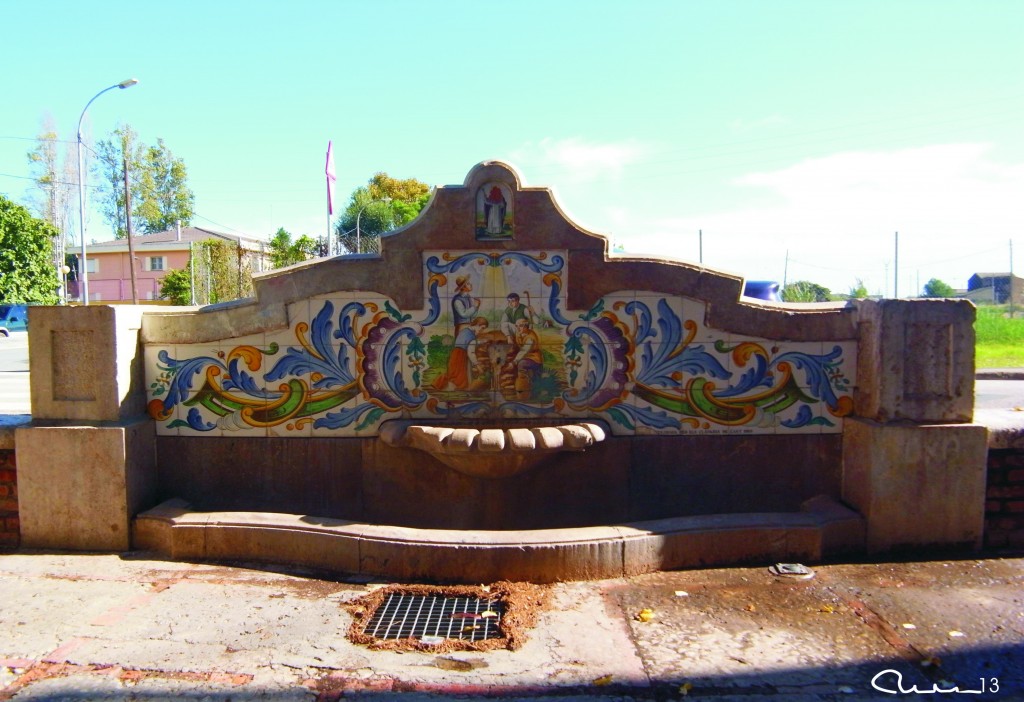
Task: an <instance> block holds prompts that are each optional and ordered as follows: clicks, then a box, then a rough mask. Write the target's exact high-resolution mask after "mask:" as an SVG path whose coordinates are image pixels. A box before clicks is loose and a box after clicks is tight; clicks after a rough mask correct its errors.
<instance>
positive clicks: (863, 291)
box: [850, 278, 868, 300]
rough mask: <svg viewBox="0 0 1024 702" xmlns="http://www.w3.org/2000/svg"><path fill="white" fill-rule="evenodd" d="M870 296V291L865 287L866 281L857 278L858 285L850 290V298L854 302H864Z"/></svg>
mask: <svg viewBox="0 0 1024 702" xmlns="http://www.w3.org/2000/svg"><path fill="white" fill-rule="evenodd" d="M867 296H868V289H867V288H866V287H864V281H863V280H861V279H860V278H857V284H856V285H854V286H853V287H852V288H850V298H851V299H853V300H863V299H864V298H866V297H867Z"/></svg>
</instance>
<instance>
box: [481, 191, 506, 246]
mask: <svg viewBox="0 0 1024 702" xmlns="http://www.w3.org/2000/svg"><path fill="white" fill-rule="evenodd" d="M484 215H485V217H484V219H485V220H486V222H487V233H488V234H490V235H491V236H499V235H500V234H501V230H502V228H503V227H504V226H505V196H504V195H502V194H501V188H499V187H498V186H497V185H495V186H493V187H491V190H490V192H488V193H487V195H486V196H484Z"/></svg>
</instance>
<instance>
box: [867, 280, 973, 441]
mask: <svg viewBox="0 0 1024 702" xmlns="http://www.w3.org/2000/svg"><path fill="white" fill-rule="evenodd" d="M856 305H857V308H858V310H859V313H860V340H859V345H858V346H859V348H858V354H857V358H858V364H857V388H856V393H855V396H854V403H855V405H856V407H857V414H858V415H859V416H861V417H867V418H870V419H873V420H876V421H879V422H888V421H893V420H901V419H907V420H911V421H914V422H920V423H934V422H970V421H971V420H972V415H973V410H974V326H973V325H974V317H975V310H974V305H972V304H971V303H970V302H968V301H967V300H960V301H953V300H881V301H873V300H861V301H858V302H857V303H856Z"/></svg>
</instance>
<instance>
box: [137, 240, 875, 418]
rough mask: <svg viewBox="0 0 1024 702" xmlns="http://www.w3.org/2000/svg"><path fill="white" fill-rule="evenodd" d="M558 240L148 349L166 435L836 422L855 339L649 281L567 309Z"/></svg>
mask: <svg viewBox="0 0 1024 702" xmlns="http://www.w3.org/2000/svg"><path fill="white" fill-rule="evenodd" d="M567 260H568V256H567V253H566V252H565V251H513V252H494V251H427V252H424V254H423V267H424V280H425V286H424V287H425V291H424V292H425V295H424V305H423V307H422V308H421V309H417V310H406V309H399V308H398V306H397V305H396V304H395V303H394V301H393V300H391V299H390V298H388V297H386V296H384V295H382V294H380V293H377V292H359V291H350V292H344V293H337V294H336V295H327V296H320V297H316V298H312V299H310V300H308V301H302V302H301V303H297V304H293V305H290V306H289V315H290V318H291V324H290V327H289V328H288V329H284V330H280V331H274V332H268V333H266V334H263V335H256V336H250V337H246V338H244V339H235V340H231V339H227V340H224V341H222V342H219V343H205V344H194V345H192V344H178V345H173V346H164V347H148V348H147V350H146V364H147V374H148V375H147V382H148V384H149V413H150V416H151V417H152V418H153V419H154V420H155V421H156V422H157V426H158V432H159V433H161V434H191V435H205V436H240V435H245V436H255V435H261V434H262V435H268V436H295V437H302V436H372V435H374V434H375V433H376V431H377V428H378V427H379V426H380V423H381V422H383V421H386V420H389V419H398V418H418V419H423V420H429V421H432V422H436V423H445V422H458V421H465V420H481V419H482V420H486V419H494V420H498V419H502V420H511V421H515V420H526V419H541V418H573V417H598V418H601V419H604V420H605V421H606V422H607V423H608V425H609V426H610V427H611V429H612V431H613V433H615V434H618V435H630V434H642V433H702V434H703V433H733V432H743V433H756V434H771V433H807V432H838V431H840V430H841V425H842V417H843V416H845V415H848V414H850V413H851V411H852V407H853V402H852V399H851V392H852V386H853V382H854V378H853V373H854V369H855V367H856V358H855V354H856V346H855V344H854V343H853V342H842V343H832V342H815V343H789V342H779V341H769V340H766V339H756V338H745V337H742V336H736V335H733V334H730V333H727V332H724V331H719V330H715V329H711V328H708V327H705V326H704V324H703V320H704V311H705V305H704V303H703V302H699V301H696V300H692V299H688V298H683V297H678V296H667V295H658V294H655V293H651V292H642V293H641V292H631V291H624V292H621V293H617V294H615V295H609V296H606V297H604V298H602V299H600V300H598V301H597V303H596V304H595V305H594V306H593V307H592V308H591V309H589V310H569V309H567V306H566V297H565V290H566V288H567V286H568V283H569V274H570V271H569V270H568V266H567Z"/></svg>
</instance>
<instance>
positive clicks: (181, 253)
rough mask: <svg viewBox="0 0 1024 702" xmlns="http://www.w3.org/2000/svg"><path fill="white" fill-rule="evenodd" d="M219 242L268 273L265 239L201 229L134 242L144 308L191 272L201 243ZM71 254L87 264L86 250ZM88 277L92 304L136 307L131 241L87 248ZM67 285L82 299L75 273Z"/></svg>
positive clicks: (71, 294)
mask: <svg viewBox="0 0 1024 702" xmlns="http://www.w3.org/2000/svg"><path fill="white" fill-rule="evenodd" d="M208 239H214V240H217V241H224V242H227V243H229V244H231V245H234V246H236V247H238V248H239V249H240V250H241V253H242V255H243V256H245V257H247V258H249V259H250V260H251V264H252V270H253V271H254V272H260V271H263V270H266V269H267V265H266V260H265V253H264V249H265V244H264V242H263V241H261V240H260V239H256V238H253V237H246V236H238V235H236V234H222V233H221V232H215V231H211V230H209V229H200V228H199V227H184V228H182V229H180V230H173V229H172V230H170V231H165V232H157V233H155V234H146V235H144V236H135V237H132V246H133V248H134V249H135V280H136V289H137V291H138V300H139V302H140V303H143V302H149V301H156V300H159V299H160V284H161V282H162V281H163V279H164V276H165V275H167V273H168V272H169V271H172V270H177V269H183V268H187V267H188V265H189V264H188V262H189V254H190V251H191V247H192V246H193V245H194V244H195V243H196V242H200V241H206V240H208ZM67 252H68V253H69V254H72V255H74V256H76V257H77V260H78V266H79V268H81V265H82V261H81V258H82V247H81V246H69V247H68V248H67ZM86 255H87V256H88V262H87V265H88V273H89V302H131V301H132V273H131V268H130V267H129V260H130V259H129V254H128V240H127V239H115V240H114V241H100V242H96V243H94V244H89V245H88V246H87V247H86ZM71 276H72V279H71V280H69V281H68V299H69V300H80V299H81V291H80V285H79V281H78V280H77V278H76V277H75V274H74V273H72V274H71Z"/></svg>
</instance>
